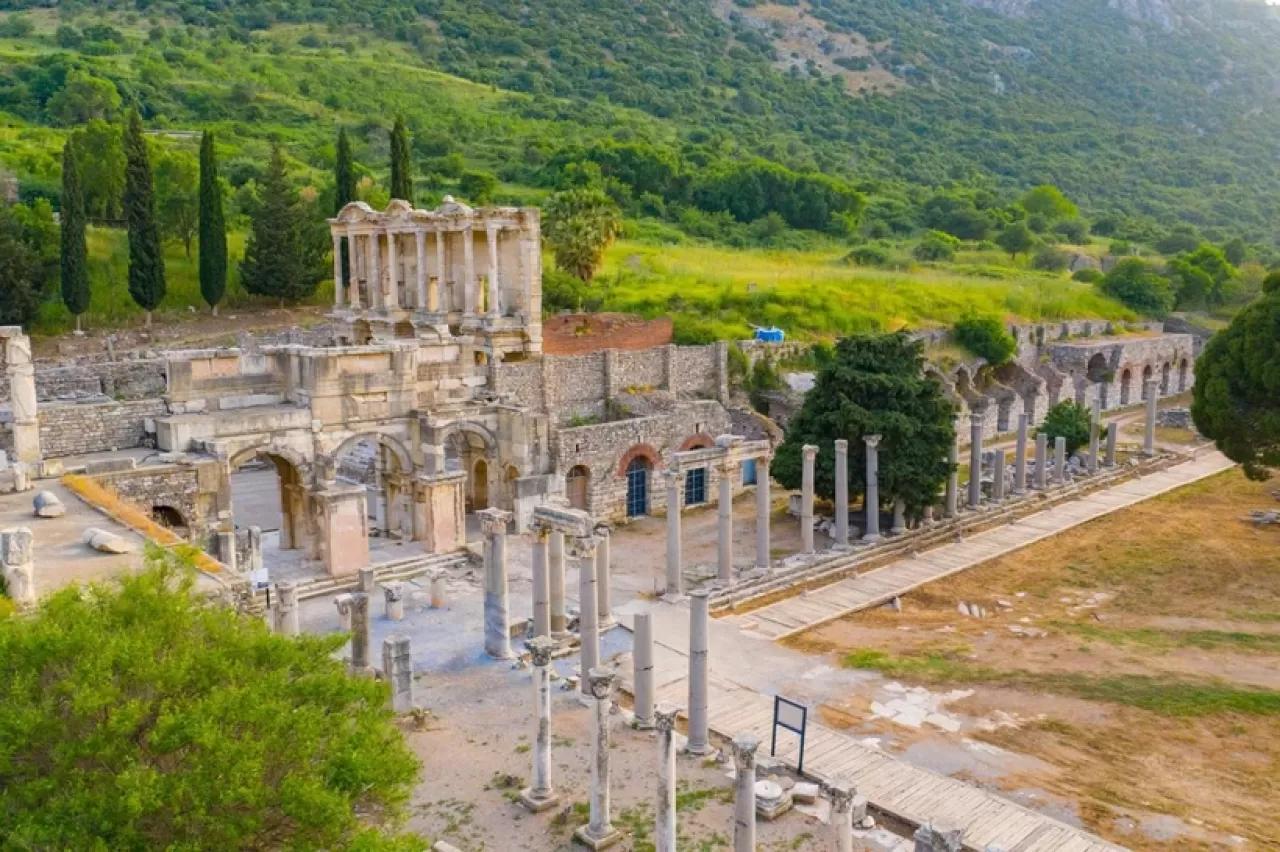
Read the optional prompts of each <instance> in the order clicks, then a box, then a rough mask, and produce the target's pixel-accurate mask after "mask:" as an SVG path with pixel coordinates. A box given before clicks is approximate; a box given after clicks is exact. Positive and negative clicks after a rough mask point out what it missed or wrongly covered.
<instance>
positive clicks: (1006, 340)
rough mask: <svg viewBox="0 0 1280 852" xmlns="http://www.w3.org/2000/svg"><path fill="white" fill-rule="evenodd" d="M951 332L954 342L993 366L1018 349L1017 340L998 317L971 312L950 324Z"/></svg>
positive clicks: (1003, 361)
mask: <svg viewBox="0 0 1280 852" xmlns="http://www.w3.org/2000/svg"><path fill="white" fill-rule="evenodd" d="M951 333H952V336H953V337H954V338H955V341H956V343H958V344H959V345H960V346H962V347H964V348H965V349H967V350H968V351H970V352H972V353H973V354H974V355H977V356H978V357H979V358H985V359H986V360H987V363H989V364H991V365H993V366H998V365H1000V364H1003V363H1005V362H1006V361H1008V360H1009V359H1010V358H1012V357H1013V353H1015V352H1017V351H1018V342H1017V341H1016V340H1014V339H1013V335H1011V334H1009V332H1008V331H1006V330H1005V327H1004V323H1003V322H1001V321H1000V318H999V317H994V316H976V315H972V314H971V315H969V316H966V317H963V318H961V319H960V320H959V321H958V322H957V323H956V324H955V325H954V326H952V329H951Z"/></svg>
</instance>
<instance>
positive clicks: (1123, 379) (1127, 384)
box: [1120, 367, 1133, 405]
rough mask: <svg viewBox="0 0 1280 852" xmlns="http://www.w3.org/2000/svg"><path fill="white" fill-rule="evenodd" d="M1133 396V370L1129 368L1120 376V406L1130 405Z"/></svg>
mask: <svg viewBox="0 0 1280 852" xmlns="http://www.w3.org/2000/svg"><path fill="white" fill-rule="evenodd" d="M1132 396H1133V370H1130V369H1129V368H1128V367H1125V368H1124V372H1122V373H1121V374H1120V404H1121V405H1128V404H1129V400H1130V399H1131V398H1132Z"/></svg>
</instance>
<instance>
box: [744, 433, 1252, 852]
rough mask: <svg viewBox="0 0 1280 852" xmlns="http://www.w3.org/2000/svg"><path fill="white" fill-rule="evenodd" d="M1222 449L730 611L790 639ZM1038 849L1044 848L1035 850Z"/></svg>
mask: <svg viewBox="0 0 1280 852" xmlns="http://www.w3.org/2000/svg"><path fill="white" fill-rule="evenodd" d="M1232 466H1233V463H1232V462H1231V461H1230V460H1228V459H1227V458H1226V457H1225V456H1223V455H1222V454H1221V453H1219V452H1217V451H1213V452H1206V453H1204V454H1202V455H1201V456H1200V457H1199V458H1196V459H1193V460H1191V461H1186V462H1183V463H1182V464H1178V465H1174V466H1173V467H1169V468H1166V469H1164V470H1162V471H1158V472H1156V473H1153V474H1151V475H1150V476H1144V477H1141V478H1138V479H1132V480H1129V481H1128V482H1125V483H1122V484H1121V485H1117V486H1116V487H1115V488H1109V489H1106V490H1104V491H1097V492H1094V493H1092V494H1089V495H1087V496H1085V497H1082V498H1080V499H1079V500H1073V501H1071V502H1068V503H1062V504H1059V505H1057V506H1053V507H1052V508H1049V509H1046V510H1044V511H1043V512H1038V513H1036V514H1034V515H1028V516H1027V517H1025V518H1023V519H1021V520H1019V521H1015V522H1014V523H1011V524H1008V525H1007V526H1002V527H998V528H996V529H992V530H988V531H987V532H983V533H978V534H977V535H974V536H972V537H970V538H968V539H965V540H964V541H960V542H956V543H954V544H948V545H943V546H941V547H937V548H934V549H933V550H930V551H928V552H926V553H921V554H919V555H918V556H913V557H910V558H908V559H901V560H899V561H897V562H894V563H892V564H891V565H886V566H885V567H883V568H879V569H876V570H874V571H869V572H867V573H866V574H863V575H862V576H860V577H851V578H849V579H846V580H839V581H837V582H835V583H832V584H830V585H827V586H823V587H821V588H817V589H814V590H812V591H809V592H805V593H803V594H800V595H797V596H796V597H793V598H788V599H786V600H782V601H778V602H777V603H774V604H770V605H769V606H766V607H762V608H760V609H757V610H753V611H751V612H748V613H745V614H743V615H737V616H729V617H726V618H724V619H721V620H722V621H727V622H729V623H731V624H735V625H736V626H737V627H738V628H739V629H740V630H741V631H742V632H743V633H745V634H747V635H750V636H756V637H759V638H762V639H772V640H778V639H785V638H786V637H788V636H792V635H795V634H797V633H802V632H804V631H806V630H810V629H812V628H814V627H817V626H819V625H821V624H825V623H827V622H829V621H835V620H836V619H838V618H842V617H844V616H846V615H850V614H851V613H855V612H858V611H860V610H864V609H869V608H871V607H875V606H879V605H881V604H883V603H886V602H888V601H891V600H893V599H894V598H895V597H898V596H900V595H904V594H906V593H907V592H910V591H911V590H913V589H916V588H919V587H920V586H923V585H924V584H925V583H931V582H933V581H934V580H940V579H942V578H944V577H948V576H950V575H952V574H956V573H958V572H960V571H963V570H965V569H966V568H972V567H973V566H975V565H980V564H982V563H983V562H986V561H988V560H991V559H994V558H996V557H998V556H1003V555H1004V554H1007V553H1010V552H1012V551H1014V550H1018V549H1020V548H1023V547H1026V546H1028V545H1031V544H1034V543H1036V542H1037V541H1040V540H1042V539H1045V538H1048V537H1049V536H1053V535H1057V534H1058V533H1061V532H1064V531H1066V530H1069V529H1071V528H1073V527H1076V526H1079V525H1080V524H1083V523H1087V522H1089V521H1091V520H1094V519H1095V518H1099V517H1102V516H1103V515H1107V514H1110V513H1111V512H1114V511H1116V510H1118V509H1123V508H1125V507H1126V506H1132V505H1133V504H1135V503H1139V502H1141V501H1143V500H1148V499H1150V498H1152V497H1156V496H1158V495H1160V494H1164V493H1166V492H1168V491H1172V490H1173V489H1175V488H1181V487H1182V486H1184V485H1188V484H1190V483H1192V482H1196V481H1197V480H1200V479H1204V478H1205V477H1207V476H1212V475H1214V474H1216V473H1220V472H1222V471H1224V470H1227V469H1228V468H1230V467H1232ZM1037 848H1040V847H1037Z"/></svg>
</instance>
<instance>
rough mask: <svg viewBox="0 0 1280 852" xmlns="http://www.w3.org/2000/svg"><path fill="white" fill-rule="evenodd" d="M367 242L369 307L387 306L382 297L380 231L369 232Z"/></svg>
mask: <svg viewBox="0 0 1280 852" xmlns="http://www.w3.org/2000/svg"><path fill="white" fill-rule="evenodd" d="M365 242H366V245H367V247H368V250H369V307H370V308H381V307H385V304H384V302H383V299H382V266H381V264H382V261H381V260H380V259H379V257H378V255H379V254H381V252H382V247H381V246H380V245H378V242H379V240H378V232H377V231H374V232H373V233H371V234H369V236H368V237H367V238H366V240H365Z"/></svg>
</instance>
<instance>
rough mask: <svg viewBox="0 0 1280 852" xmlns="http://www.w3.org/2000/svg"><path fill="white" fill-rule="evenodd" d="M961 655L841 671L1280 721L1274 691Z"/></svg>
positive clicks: (1279, 696)
mask: <svg viewBox="0 0 1280 852" xmlns="http://www.w3.org/2000/svg"><path fill="white" fill-rule="evenodd" d="M966 653H967V649H950V650H937V651H928V652H922V653H915V654H904V655H900V656H890V655H889V654H886V653H885V652H883V651H876V650H871V649H866V648H863V649H858V650H855V651H853V652H851V653H850V654H848V655H846V656H845V658H844V665H845V667H846V668H859V669H871V670H874V671H878V672H880V673H881V674H884V675H889V676H891V677H898V678H905V679H910V680H917V681H921V682H924V683H930V684H947V685H952V684H986V685H990V686H1006V687H1012V688H1016V689H1025V690H1030V691H1034V692H1047V693H1051V694H1054V695H1064V696H1070V697H1073V698H1084V699H1087V700H1091V701H1107V702H1110V703H1113V704H1123V705H1126V706H1129V707H1137V708H1140V709H1143V710H1147V711H1150V712H1152V713H1157V714H1159V715H1162V716H1178V717H1192V716H1210V715H1216V714H1220V713H1246V714H1250V715H1266V716H1274V715H1280V691H1276V690H1269V689H1241V688H1238V687H1234V686H1231V685H1229V684H1226V683H1222V682H1220V681H1210V680H1180V679H1177V678H1171V677H1152V676H1145V675H1090V674H1082V673H1078V672H1066V673H1054V672H1030V671H1024V670H1020V669H1019V670H1010V671H1002V670H999V669H992V668H987V667H984V666H978V665H974V664H972V663H970V662H968V661H967V660H965V659H962V655H963V654H966Z"/></svg>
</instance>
